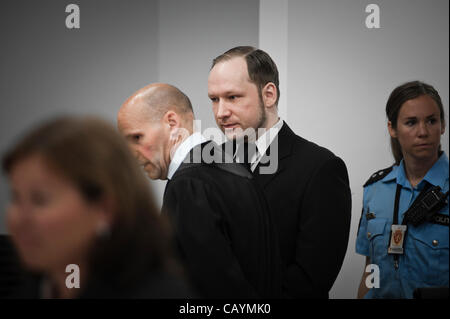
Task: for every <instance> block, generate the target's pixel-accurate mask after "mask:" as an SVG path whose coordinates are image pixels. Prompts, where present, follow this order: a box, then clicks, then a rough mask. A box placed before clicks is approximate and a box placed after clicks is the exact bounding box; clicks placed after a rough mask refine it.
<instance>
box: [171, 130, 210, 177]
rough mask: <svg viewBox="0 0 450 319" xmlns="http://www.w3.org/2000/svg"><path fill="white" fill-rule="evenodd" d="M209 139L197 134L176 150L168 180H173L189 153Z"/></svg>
mask: <svg viewBox="0 0 450 319" xmlns="http://www.w3.org/2000/svg"><path fill="white" fill-rule="evenodd" d="M206 141H207V139H206V138H205V137H204V136H203V135H202V134H201V133H199V132H195V133H193V134H192V135H190V136H189V137H188V138H187V139H185V140H184V141H183V142H182V143H181V144H180V145H179V146H178V148H177V149H176V151H175V154H173V157H172V160H171V161H170V164H169V171H168V173H167V179H172V177H173V175H174V174H175V172H176V171H177V170H178V168H179V167H180V165H181V163H183V161H184V159H185V158H186V156H187V155H188V154H189V152H190V151H191V150H192V149H193V148H194V147H195V146H197V145H199V144H202V143H203V142H206Z"/></svg>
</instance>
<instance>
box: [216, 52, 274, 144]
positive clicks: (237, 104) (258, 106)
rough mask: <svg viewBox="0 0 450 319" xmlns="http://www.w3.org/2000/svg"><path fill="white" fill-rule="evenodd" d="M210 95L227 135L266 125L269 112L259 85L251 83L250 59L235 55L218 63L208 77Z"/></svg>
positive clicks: (232, 136) (233, 136) (234, 134)
mask: <svg viewBox="0 0 450 319" xmlns="http://www.w3.org/2000/svg"><path fill="white" fill-rule="evenodd" d="M208 96H209V98H210V99H211V101H212V107H213V112H214V117H215V119H216V123H217V125H218V126H219V127H220V129H221V130H222V131H223V132H224V133H225V135H226V136H227V138H229V139H236V138H238V139H239V138H240V137H241V134H239V133H240V132H242V131H244V130H246V129H248V128H253V129H255V130H257V129H258V128H260V127H265V125H266V112H265V108H264V105H263V103H262V101H261V97H260V94H259V92H258V88H257V86H256V84H254V83H252V82H250V78H249V75H248V71H247V62H246V61H245V59H244V58H243V57H235V58H232V59H230V60H227V61H223V62H220V63H218V64H216V65H215V66H214V68H213V69H212V70H211V72H210V73H209V78H208Z"/></svg>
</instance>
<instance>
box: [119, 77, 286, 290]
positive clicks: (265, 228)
mask: <svg viewBox="0 0 450 319" xmlns="http://www.w3.org/2000/svg"><path fill="white" fill-rule="evenodd" d="M193 119H194V114H193V110H192V106H191V103H190V101H189V99H188V97H187V96H186V95H184V94H183V93H182V92H181V91H180V90H178V89H177V88H175V87H173V86H171V85H168V84H161V83H157V84H152V85H149V86H147V87H144V88H142V89H140V90H138V91H137V92H136V93H135V94H133V95H132V96H131V97H130V98H129V99H128V100H127V101H126V102H125V103H124V105H123V106H122V108H121V109H120V111H119V113H118V126H119V129H120V131H121V132H122V133H123V135H124V136H125V137H126V139H127V140H128V141H129V143H130V147H131V149H132V150H133V151H134V153H135V155H136V157H137V159H138V160H139V162H140V164H141V165H142V166H143V167H144V170H145V171H146V172H147V174H148V176H149V177H150V178H152V179H163V180H164V179H168V180H169V181H168V183H167V186H166V189H165V192H164V199H163V212H164V213H167V214H168V215H169V218H170V220H171V221H172V225H173V228H174V232H175V237H176V241H177V244H178V248H179V252H180V257H181V259H182V261H184V264H185V266H186V269H187V272H188V275H189V276H190V279H191V280H192V284H193V285H194V288H196V290H197V292H198V293H199V295H200V296H201V297H206V298H257V297H265V298H269V297H279V296H280V293H281V273H280V268H281V267H280V263H279V253H278V243H277V242H276V236H275V235H274V234H275V231H274V229H273V223H272V222H271V220H270V218H271V217H270V213H269V209H268V204H267V202H266V200H265V197H264V195H263V192H262V190H260V189H259V187H258V186H257V184H256V183H255V182H254V180H253V178H252V175H251V174H250V173H249V172H248V171H247V170H246V169H245V168H243V167H242V166H241V165H239V164H236V163H233V161H232V159H230V160H229V161H228V163H224V162H225V159H224V154H223V153H222V150H221V148H220V147H217V144H215V143H214V142H208V141H206V140H205V138H204V137H203V136H202V135H201V134H200V133H198V132H195V133H194V132H193Z"/></svg>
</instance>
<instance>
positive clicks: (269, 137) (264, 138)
mask: <svg viewBox="0 0 450 319" xmlns="http://www.w3.org/2000/svg"><path fill="white" fill-rule="evenodd" d="M283 123H284V122H283V120H282V119H281V118H279V119H278V122H277V123H275V125H274V126H272V127H271V128H269V129H268V130H266V131H265V132H264V134H263V135H261V136H260V137H258V139H257V140H256V142H255V144H256V147H257V149H258V153H259V154H260V155H262V154H265V153H266V151H267V149H268V148H269V146H270V144H272V142H273V140H274V139H275V136H277V135H278V132H280V130H281V127H282V126H283ZM259 159H261V156H259ZM259 159H258V162H259ZM252 163H253V161H252ZM253 164H254V163H253ZM253 164H252V166H253Z"/></svg>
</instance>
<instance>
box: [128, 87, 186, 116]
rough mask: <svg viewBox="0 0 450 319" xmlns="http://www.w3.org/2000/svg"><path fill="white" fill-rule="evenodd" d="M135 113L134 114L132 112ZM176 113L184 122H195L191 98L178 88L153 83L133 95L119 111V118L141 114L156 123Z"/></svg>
mask: <svg viewBox="0 0 450 319" xmlns="http://www.w3.org/2000/svg"><path fill="white" fill-rule="evenodd" d="M131 111H133V112H131ZM168 111H174V112H176V113H177V114H178V115H179V116H180V117H182V119H183V120H185V121H186V122H190V121H192V120H193V117H194V111H193V109H192V104H191V101H190V100H189V98H188V97H187V96H186V94H184V93H183V92H181V91H180V90H179V89H178V88H176V87H174V86H173V85H170V84H165V83H153V84H150V85H147V86H145V87H143V88H142V89H139V90H138V91H136V92H135V93H134V94H133V95H131V96H130V97H129V98H128V99H127V100H126V101H125V103H124V104H123V105H122V107H121V109H120V110H119V118H120V117H121V115H124V114H126V113H139V114H140V117H144V118H145V119H146V120H148V121H151V122H154V121H159V120H161V118H162V117H163V116H164V115H165V114H166V113H167V112H168Z"/></svg>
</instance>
